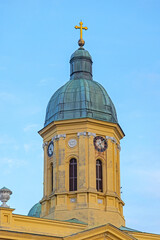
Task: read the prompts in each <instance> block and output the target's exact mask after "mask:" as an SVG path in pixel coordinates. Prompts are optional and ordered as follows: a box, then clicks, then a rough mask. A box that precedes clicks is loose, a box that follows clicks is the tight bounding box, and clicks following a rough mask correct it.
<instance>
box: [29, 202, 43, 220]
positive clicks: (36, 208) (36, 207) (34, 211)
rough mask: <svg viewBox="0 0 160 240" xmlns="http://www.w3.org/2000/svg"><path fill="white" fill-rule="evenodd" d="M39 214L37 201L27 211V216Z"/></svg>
mask: <svg viewBox="0 0 160 240" xmlns="http://www.w3.org/2000/svg"><path fill="white" fill-rule="evenodd" d="M40 214H41V204H40V203H39V202H38V203H36V204H35V205H34V206H33V207H32V208H31V209H30V211H29V213H28V216H29V217H40Z"/></svg>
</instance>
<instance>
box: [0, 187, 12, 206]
mask: <svg viewBox="0 0 160 240" xmlns="http://www.w3.org/2000/svg"><path fill="white" fill-rule="evenodd" d="M11 194H12V191H11V190H9V189H8V188H5V187H3V188H1V189H0V201H1V202H2V205H1V206H0V207H6V208H9V206H8V205H7V204H6V202H7V201H8V200H9V199H10V195H11Z"/></svg>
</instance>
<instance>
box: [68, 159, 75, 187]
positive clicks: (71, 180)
mask: <svg viewBox="0 0 160 240" xmlns="http://www.w3.org/2000/svg"><path fill="white" fill-rule="evenodd" d="M69 191H77V160H76V159H75V158H72V159H71V160H70V162H69Z"/></svg>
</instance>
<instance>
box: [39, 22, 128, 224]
mask: <svg viewBox="0 0 160 240" xmlns="http://www.w3.org/2000/svg"><path fill="white" fill-rule="evenodd" d="M82 25H83V23H82V22H81V23H80V27H78V26H76V27H75V28H76V29H78V28H79V29H80V33H81V34H80V40H79V42H78V43H79V48H78V49H77V50H76V51H75V52H74V53H73V54H72V56H71V59H70V80H69V81H68V82H67V83H66V84H65V85H63V86H62V87H61V88H59V89H58V90H57V91H56V92H55V93H54V94H53V96H52V97H51V99H50V101H49V103H48V106H47V110H46V118H45V124H44V128H43V129H42V130H40V131H39V134H40V135H41V137H42V138H43V149H44V185H43V189H44V190H43V198H42V200H41V201H40V203H41V206H42V209H41V217H43V218H49V219H56V220H70V219H74V221H80V222H84V223H87V224H88V225H89V227H91V226H98V225H102V224H106V223H107V222H109V223H112V224H113V225H115V226H117V227H120V226H121V225H125V220H124V217H123V206H124V202H123V201H122V199H121V193H120V140H121V139H122V138H123V137H124V133H123V131H122V129H121V127H120V125H119V124H118V120H117V114H116V110H115V107H114V105H113V103H112V100H111V99H110V97H109V95H108V94H107V92H106V90H105V89H104V88H103V86H102V85H100V84H99V83H98V82H96V81H94V80H93V78H92V58H91V55H90V54H89V52H88V51H87V50H85V49H84V47H83V46H84V40H83V39H82V30H83V29H85V30H87V28H86V27H85V28H83V27H82ZM75 219H76V220H75Z"/></svg>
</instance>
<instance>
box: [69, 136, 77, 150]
mask: <svg viewBox="0 0 160 240" xmlns="http://www.w3.org/2000/svg"><path fill="white" fill-rule="evenodd" d="M76 145H77V140H76V139H74V138H72V139H70V140H69V141H68V146H69V147H71V148H73V147H75V146H76Z"/></svg>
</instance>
